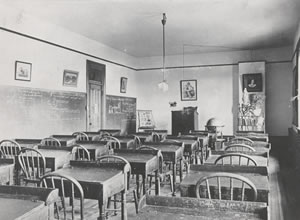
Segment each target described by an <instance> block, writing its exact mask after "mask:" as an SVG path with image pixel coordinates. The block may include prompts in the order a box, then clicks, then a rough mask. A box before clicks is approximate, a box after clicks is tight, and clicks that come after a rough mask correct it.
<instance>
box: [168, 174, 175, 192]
mask: <svg viewBox="0 0 300 220" xmlns="http://www.w3.org/2000/svg"><path fill="white" fill-rule="evenodd" d="M169 179H170V189H171V192H172V193H174V187H173V175H171V174H169Z"/></svg>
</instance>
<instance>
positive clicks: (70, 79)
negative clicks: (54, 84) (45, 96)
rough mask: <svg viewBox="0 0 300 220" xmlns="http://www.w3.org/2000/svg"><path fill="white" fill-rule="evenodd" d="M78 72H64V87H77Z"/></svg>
mask: <svg viewBox="0 0 300 220" xmlns="http://www.w3.org/2000/svg"><path fill="white" fill-rule="evenodd" d="M77 81H78V72H76V71H71V70H64V78H63V85H64V86H73V87H76V86H77Z"/></svg>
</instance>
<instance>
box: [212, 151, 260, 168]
mask: <svg viewBox="0 0 300 220" xmlns="http://www.w3.org/2000/svg"><path fill="white" fill-rule="evenodd" d="M243 159H244V161H245V162H246V166H251V164H250V162H251V163H252V166H257V162H256V161H255V160H254V159H253V158H252V157H251V156H249V155H246V154H242V153H226V154H223V155H220V156H219V157H218V158H217V159H216V160H215V164H218V162H219V161H221V164H222V165H226V164H228V165H239V166H243V164H244V163H243ZM228 160H229V161H228ZM236 162H238V163H236Z"/></svg>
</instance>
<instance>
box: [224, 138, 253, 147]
mask: <svg viewBox="0 0 300 220" xmlns="http://www.w3.org/2000/svg"><path fill="white" fill-rule="evenodd" d="M253 143H254V141H252V140H251V139H249V138H247V137H234V138H232V139H231V140H229V143H228V145H230V144H247V145H249V146H252V145H253Z"/></svg>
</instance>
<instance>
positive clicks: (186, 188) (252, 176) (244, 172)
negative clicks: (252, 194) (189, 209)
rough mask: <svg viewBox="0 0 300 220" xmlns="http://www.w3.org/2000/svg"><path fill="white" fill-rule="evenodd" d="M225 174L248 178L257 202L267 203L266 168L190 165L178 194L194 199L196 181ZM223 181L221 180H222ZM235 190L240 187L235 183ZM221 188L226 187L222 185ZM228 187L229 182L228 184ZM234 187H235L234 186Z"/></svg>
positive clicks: (211, 182) (212, 183) (214, 183)
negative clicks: (254, 190)
mask: <svg viewBox="0 0 300 220" xmlns="http://www.w3.org/2000/svg"><path fill="white" fill-rule="evenodd" d="M217 172H218V173H219V172H226V173H236V174H239V175H241V176H244V177H246V178H248V179H249V180H250V181H252V182H253V183H254V185H255V186H256V188H257V195H258V196H257V201H258V202H266V203H268V202H269V191H270V189H269V180H268V170H267V168H266V167H249V166H248V167H247V166H229V165H228V166H222V165H191V167H190V171H189V173H188V174H187V175H186V176H185V178H184V179H183V180H182V182H181V183H180V192H181V196H182V197H196V194H195V186H196V183H197V181H198V180H199V179H200V178H201V177H204V176H207V175H209V174H212V173H217ZM222 181H223V180H222ZM209 184H210V186H213V187H214V186H215V187H217V183H216V182H213V181H212V180H210V182H209ZM237 184H238V186H237V188H240V187H241V184H240V183H237ZM222 186H227V183H226V184H222ZM228 187H229V182H228ZM234 187H235V186H234Z"/></svg>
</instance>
